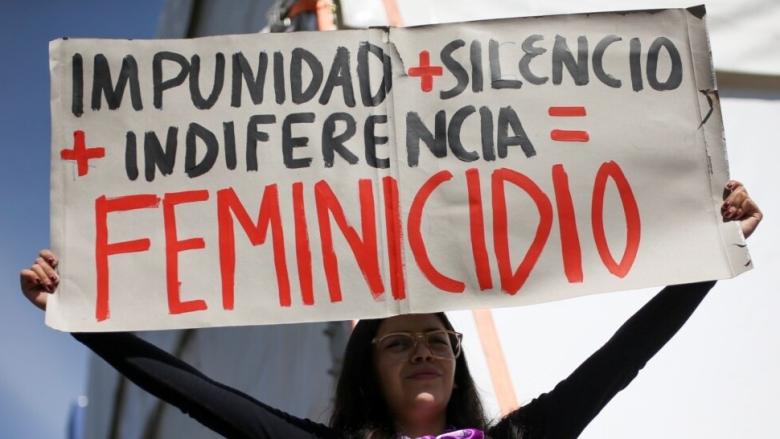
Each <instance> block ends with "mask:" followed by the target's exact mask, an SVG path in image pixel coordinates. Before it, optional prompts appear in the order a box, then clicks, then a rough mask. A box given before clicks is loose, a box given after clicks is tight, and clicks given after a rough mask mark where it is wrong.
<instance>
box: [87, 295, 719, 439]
mask: <svg viewBox="0 0 780 439" xmlns="http://www.w3.org/2000/svg"><path fill="white" fill-rule="evenodd" d="M714 284H715V282H703V283H697V284H687V285H676V286H670V287H666V288H664V289H663V291H661V292H660V293H658V294H657V295H656V296H655V297H654V298H653V299H652V300H650V302H648V303H647V304H646V305H645V306H644V307H642V309H640V310H639V311H637V313H636V314H634V315H633V316H632V317H631V318H630V319H629V320H628V321H627V322H626V323H624V324H623V326H621V327H620V329H619V330H618V331H617V332H616V333H615V335H614V336H613V337H612V338H611V339H610V340H609V341H608V342H607V343H606V344H605V345H604V346H603V347H601V349H599V350H598V351H596V352H595V353H594V354H593V355H591V356H590V358H588V359H587V360H586V361H585V362H584V363H582V364H581V365H580V366H579V367H578V368H577V369H576V370H575V371H574V372H573V373H572V374H571V375H570V376H569V377H568V378H566V379H565V380H563V381H561V382H560V383H558V385H557V386H555V388H554V389H553V390H551V391H550V392H548V393H544V394H542V395H541V396H539V397H538V398H536V399H534V400H533V401H531V402H530V403H528V404H526V405H525V406H523V407H521V408H519V409H517V410H515V411H514V412H512V413H510V414H509V415H507V416H505V417H504V418H503V419H502V420H501V421H499V422H498V423H497V424H496V425H495V426H493V427H491V428H490V429H489V430H488V431H487V432H486V433H487V435H488V436H490V437H493V438H503V437H513V436H514V435H515V434H516V433H517V432H522V433H521V434H522V438H523V439H541V438H545V439H553V438H555V439H557V438H575V437H577V436H578V435H579V434H580V433H581V432H582V430H583V429H584V428H585V427H586V426H587V425H588V423H590V421H591V420H592V419H593V418H594V417H595V416H596V415H597V414H598V413H599V412H600V411H601V409H602V408H604V406H605V405H606V404H607V403H608V402H609V401H610V400H611V399H612V397H614V396H615V395H616V394H617V393H618V392H619V391H621V390H622V389H623V388H625V387H626V386H627V385H628V383H630V382H631V380H632V379H634V377H635V376H636V375H637V373H638V372H639V370H640V369H642V368H643V367H644V365H645V364H646V363H647V361H648V360H650V358H652V357H653V355H655V354H656V352H658V351H659V350H660V349H661V347H663V345H664V344H666V342H667V341H669V339H670V338H671V337H672V336H673V335H674V334H675V333H676V332H677V331H678V330H679V329H680V327H681V326H682V325H683V324H684V323H685V321H686V320H687V319H688V317H690V315H691V313H693V311H694V310H695V309H696V307H697V306H698V305H699V303H700V302H701V300H702V299H703V298H704V296H705V295H706V294H707V292H708V291H709V290H710V289H711V288H712V286H713V285H714ZM73 336H74V337H75V338H76V339H78V340H79V341H80V342H82V343H84V344H85V345H86V346H87V347H89V348H90V349H92V350H93V351H94V352H95V353H96V354H98V355H99V356H101V357H102V358H103V359H104V360H106V361H107V362H108V363H110V364H111V365H112V366H113V367H114V368H116V369H117V370H118V371H119V372H121V373H122V374H124V375H125V376H126V377H127V378H129V379H130V380H131V381H133V382H134V383H135V384H137V385H139V386H140V387H142V388H143V389H145V390H146V391H148V392H150V393H152V394H153V395H155V396H157V397H158V398H161V399H163V400H165V401H167V402H169V403H171V404H173V405H175V406H177V407H179V408H180V409H181V410H182V411H184V412H185V413H187V414H189V415H190V416H191V417H193V418H195V419H197V420H198V421H199V422H201V423H202V424H203V425H205V426H207V427H209V428H210V429H212V430H214V431H215V432H217V433H219V434H222V435H224V436H226V437H230V438H285V439H287V438H337V437H339V436H340V435H339V433H338V432H336V431H333V430H332V429H331V428H330V427H328V426H326V425H323V424H320V423H317V422H313V421H310V420H308V419H300V418H297V417H295V416H292V415H290V414H288V413H285V412H283V411H281V410H278V409H275V408H273V407H270V406H268V405H266V404H263V403H262V402H260V401H258V400H256V399H254V398H252V397H251V396H249V395H247V394H245V393H242V392H240V391H238V390H236V389H233V388H230V387H227V386H225V385H223V384H220V383H218V382H216V381H214V380H212V379H210V378H209V377H207V376H206V375H204V374H202V373H201V372H199V371H198V370H196V369H195V368H193V367H192V366H190V365H189V364H187V363H185V362H183V361H181V360H179V359H178V358H175V357H174V356H172V355H170V354H168V353H167V352H165V351H163V350H161V349H159V348H157V347H155V346H154V345H152V344H150V343H147V342H146V341H144V340H141V339H140V338H138V337H136V336H134V335H132V334H129V333H78V334H73Z"/></svg>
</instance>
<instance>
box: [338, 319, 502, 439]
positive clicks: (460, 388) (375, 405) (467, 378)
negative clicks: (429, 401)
mask: <svg viewBox="0 0 780 439" xmlns="http://www.w3.org/2000/svg"><path fill="white" fill-rule="evenodd" d="M435 315H436V316H437V317H438V318H439V319H440V320H441V322H442V324H444V327H445V328H447V329H449V330H454V329H453V327H452V324H451V323H450V321H449V320H448V319H447V316H445V315H444V313H437V314H435ZM383 320H384V319H373V320H361V321H360V322H358V324H357V325H356V326H355V328H354V330H353V331H352V335H351V336H350V338H349V341H348V342H347V349H346V350H345V352H344V362H343V364H342V369H341V375H340V376H339V381H338V385H337V386H336V401H335V403H334V407H333V414H332V415H331V418H330V426H331V427H332V428H333V429H334V430H335V431H337V432H338V433H339V434H341V435H342V436H343V437H346V438H355V439H357V438H360V439H365V438H371V439H380V438H393V437H395V433H396V432H395V423H394V421H393V417H392V415H391V414H390V410H389V408H388V406H387V404H386V403H385V400H384V396H383V395H382V391H381V390H380V387H379V383H378V382H377V377H376V374H375V373H374V363H373V352H374V350H373V345H372V340H373V339H374V337H376V333H377V331H378V330H379V325H381V324H382V321H383ZM447 425H448V426H451V427H454V428H479V429H482V430H484V429H485V428H486V427H487V421H486V419H485V413H484V410H483V409H482V402H481V401H480V399H479V395H478V394H477V388H476V386H475V384H474V379H473V378H471V373H470V372H469V366H468V364H467V363H466V356H465V355H462V354H461V355H460V356H458V358H457V359H456V360H455V388H454V389H453V392H452V396H451V397H450V401H449V403H448V404H447Z"/></svg>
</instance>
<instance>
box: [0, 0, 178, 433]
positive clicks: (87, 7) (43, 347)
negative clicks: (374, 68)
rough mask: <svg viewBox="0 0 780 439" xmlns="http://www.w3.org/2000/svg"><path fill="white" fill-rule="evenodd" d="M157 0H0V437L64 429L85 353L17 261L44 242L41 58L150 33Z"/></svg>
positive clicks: (44, 65)
mask: <svg viewBox="0 0 780 439" xmlns="http://www.w3.org/2000/svg"><path fill="white" fill-rule="evenodd" d="M163 3H164V2H163V1H162V0H154V1H152V0H144V1H139V2H123V1H97V0H93V1H84V0H79V1H64V0H47V1H44V0H27V1H8V0H6V1H3V5H2V12H0V53H2V54H3V57H4V59H3V62H2V67H0V96H2V98H0V106H1V107H2V108H1V109H0V132H2V133H3V138H2V140H0V151H2V154H3V160H1V161H0V167H2V171H0V200H2V203H3V205H4V206H5V208H4V209H2V211H1V212H0V279H1V280H2V282H0V348H1V349H2V351H1V352H0V437H4V438H23V437H27V438H59V437H64V435H65V427H66V422H67V421H66V420H67V413H68V410H69V406H70V404H72V403H73V402H74V401H76V399H77V397H78V396H79V395H81V393H82V392H83V389H84V385H85V381H86V374H87V369H86V364H87V361H86V360H87V353H86V349H85V348H83V347H82V346H81V345H80V344H79V343H77V342H75V341H74V340H73V339H72V338H71V337H70V335H68V334H63V333H60V332H57V331H53V330H51V329H49V328H47V327H46V326H45V325H44V324H43V313H41V312H39V311H38V309H37V308H35V307H33V306H32V305H30V304H29V303H28V302H27V300H26V299H25V298H24V296H22V294H21V293H20V291H19V280H18V279H19V270H21V269H22V268H25V267H28V266H29V265H31V264H32V262H33V261H34V259H35V257H36V255H37V252H38V250H39V249H42V248H45V247H47V246H48V243H49V151H50V125H49V124H50V115H49V67H48V44H49V41H50V40H52V39H55V38H59V37H63V36H69V37H95V38H151V37H153V36H154V35H155V33H156V30H157V23H158V18H159V15H160V12H161V11H162V7H163Z"/></svg>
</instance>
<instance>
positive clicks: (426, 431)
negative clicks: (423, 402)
mask: <svg viewBox="0 0 780 439" xmlns="http://www.w3.org/2000/svg"><path fill="white" fill-rule="evenodd" d="M445 425H446V421H445V418H444V416H437V417H436V418H434V419H425V420H415V421H409V422H405V423H403V424H398V427H397V430H398V432H399V433H400V434H401V435H402V436H408V437H410V438H417V437H422V436H425V435H434V436H435V435H438V434H441V433H442V432H443V431H444V427H445Z"/></svg>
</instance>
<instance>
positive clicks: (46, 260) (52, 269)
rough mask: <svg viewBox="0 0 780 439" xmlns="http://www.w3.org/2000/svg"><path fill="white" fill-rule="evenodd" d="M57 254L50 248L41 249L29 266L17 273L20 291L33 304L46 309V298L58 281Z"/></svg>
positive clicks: (55, 287) (54, 288)
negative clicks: (20, 286)
mask: <svg viewBox="0 0 780 439" xmlns="http://www.w3.org/2000/svg"><path fill="white" fill-rule="evenodd" d="M58 262H59V261H58V260H57V256H56V255H55V254H54V253H52V252H51V250H48V249H47V250H41V252H40V253H39V254H38V258H37V259H35V262H33V264H32V265H31V266H30V268H25V269H24V270H22V271H21V272H20V273H19V282H20V283H21V285H22V293H24V296H25V297H27V299H28V300H29V301H30V302H32V303H33V304H34V305H35V306H37V307H38V308H40V309H42V310H46V300H47V299H48V298H49V294H51V293H53V292H54V291H55V290H56V289H57V286H58V285H59V283H60V277H59V275H57V263H58Z"/></svg>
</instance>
